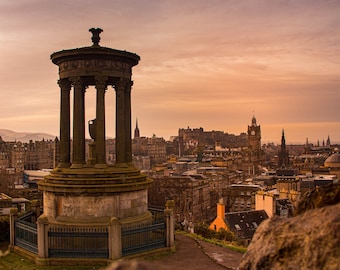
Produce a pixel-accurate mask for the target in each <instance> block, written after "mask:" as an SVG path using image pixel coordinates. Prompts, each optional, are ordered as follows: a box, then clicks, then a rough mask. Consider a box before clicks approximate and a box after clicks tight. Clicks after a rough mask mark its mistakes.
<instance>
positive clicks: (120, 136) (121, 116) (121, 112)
mask: <svg viewBox="0 0 340 270" xmlns="http://www.w3.org/2000/svg"><path fill="white" fill-rule="evenodd" d="M124 89H125V80H124V79H122V78H120V79H119V80H118V81H117V82H116V84H115V90H116V163H118V164H119V163H125V132H124V129H125V102H124V100H125V94H124Z"/></svg>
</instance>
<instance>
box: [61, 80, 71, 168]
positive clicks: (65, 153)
mask: <svg viewBox="0 0 340 270" xmlns="http://www.w3.org/2000/svg"><path fill="white" fill-rule="evenodd" d="M58 84H59V87H60V150H59V158H60V163H59V165H58V167H69V166H70V150H71V148H70V135H71V134H70V90H71V82H70V81H69V80H68V79H61V80H59V81H58Z"/></svg>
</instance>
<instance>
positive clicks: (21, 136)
mask: <svg viewBox="0 0 340 270" xmlns="http://www.w3.org/2000/svg"><path fill="white" fill-rule="evenodd" d="M0 136H1V138H2V140H3V141H5V142H14V141H20V142H24V143H25V142H29V141H30V140H32V141H41V140H42V139H44V140H54V139H55V137H56V136H55V135H51V134H47V133H32V132H15V131H12V130H8V129H0Z"/></svg>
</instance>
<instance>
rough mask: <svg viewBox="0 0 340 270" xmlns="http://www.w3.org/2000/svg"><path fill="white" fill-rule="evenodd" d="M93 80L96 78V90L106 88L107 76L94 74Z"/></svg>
mask: <svg viewBox="0 0 340 270" xmlns="http://www.w3.org/2000/svg"><path fill="white" fill-rule="evenodd" d="M95 80H96V89H97V90H100V89H104V91H106V90H107V80H108V77H106V76H96V77H95Z"/></svg>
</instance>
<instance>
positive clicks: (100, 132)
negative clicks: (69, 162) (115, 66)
mask: <svg viewBox="0 0 340 270" xmlns="http://www.w3.org/2000/svg"><path fill="white" fill-rule="evenodd" d="M106 82H107V77H101V76H97V77H96V89H97V104H96V139H95V142H96V166H97V167H98V166H99V167H102V166H103V165H104V166H105V165H106V145H105V91H106V89H107V84H106Z"/></svg>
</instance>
